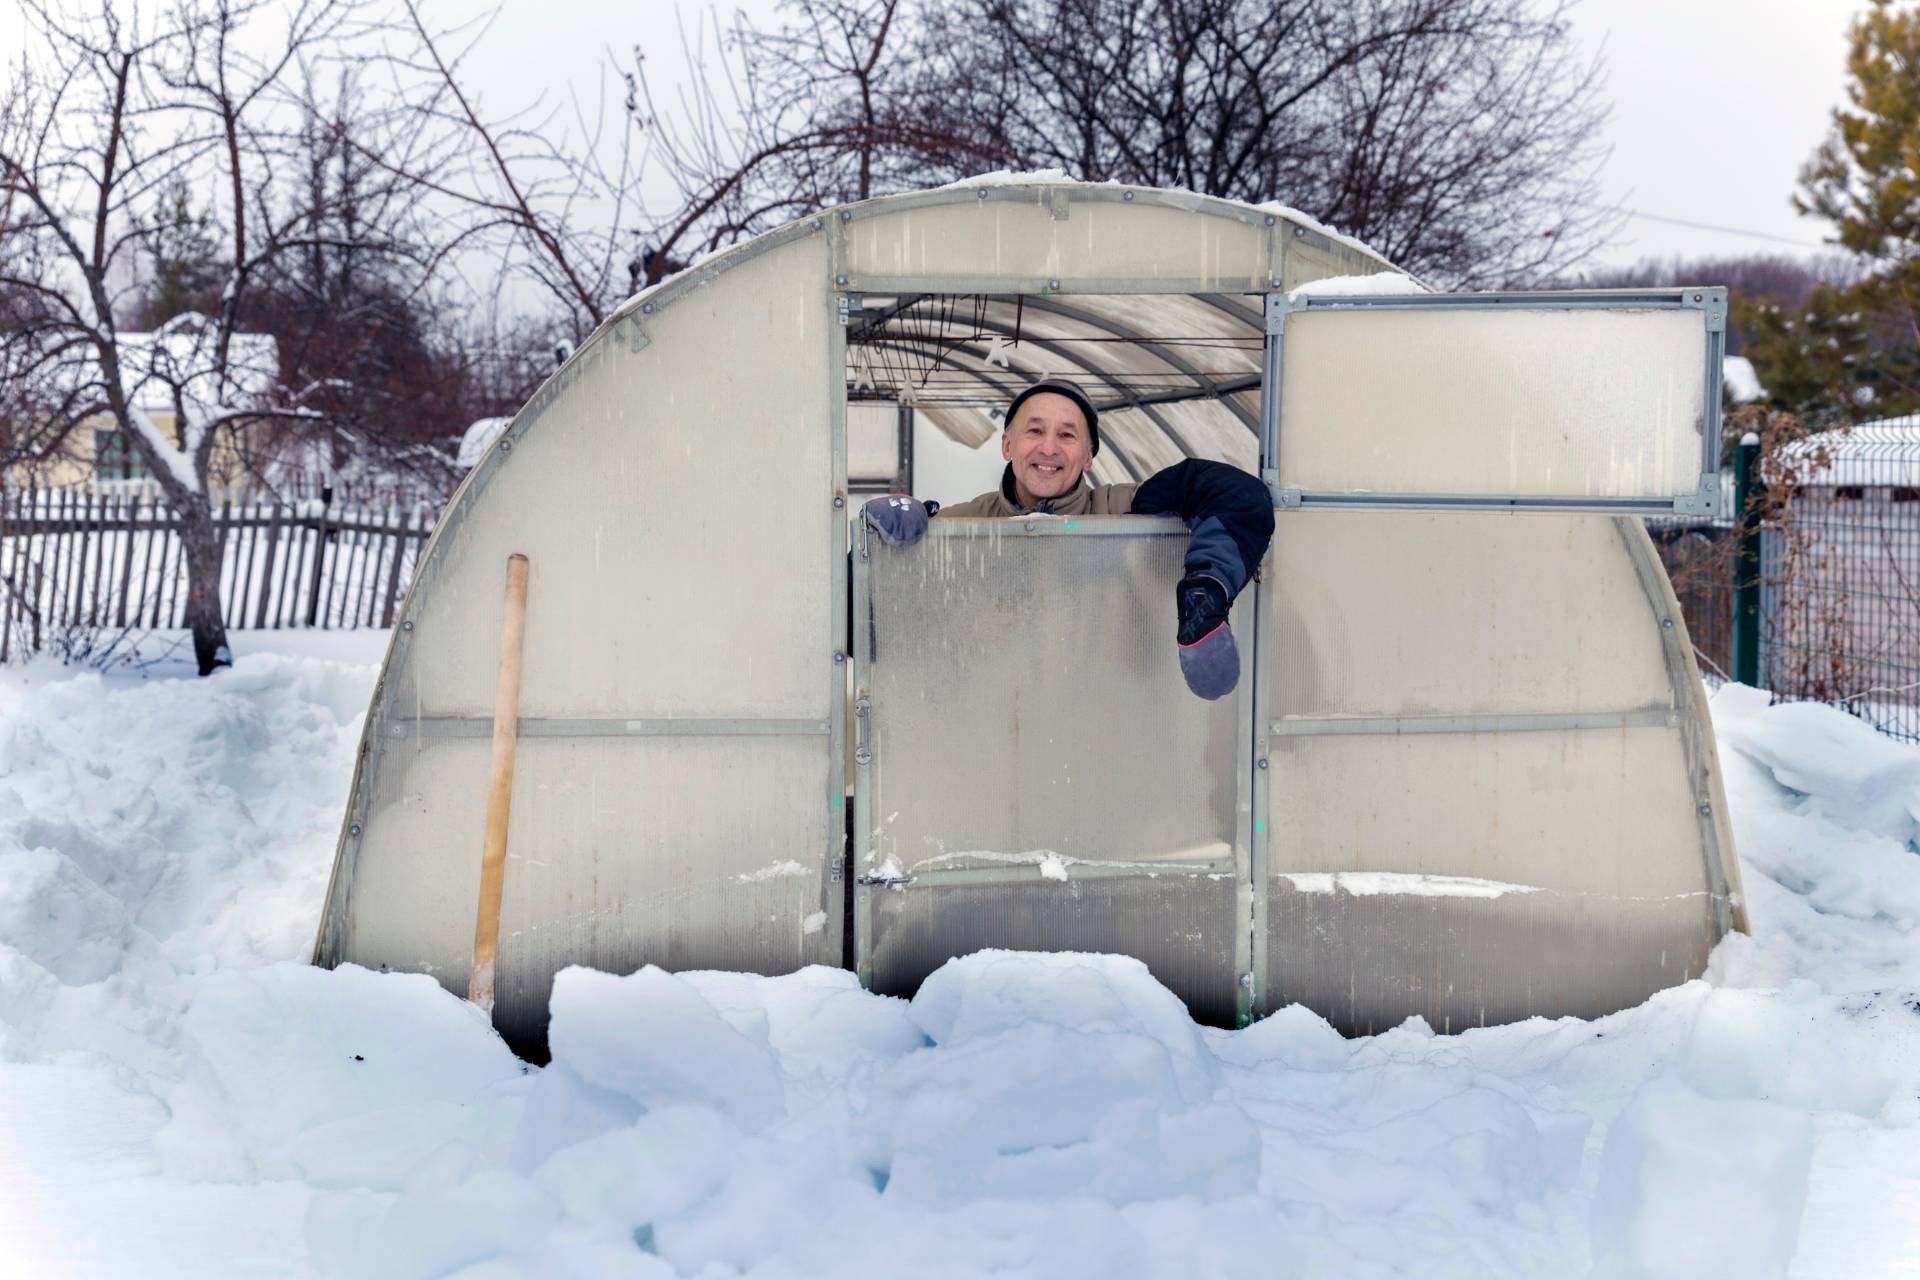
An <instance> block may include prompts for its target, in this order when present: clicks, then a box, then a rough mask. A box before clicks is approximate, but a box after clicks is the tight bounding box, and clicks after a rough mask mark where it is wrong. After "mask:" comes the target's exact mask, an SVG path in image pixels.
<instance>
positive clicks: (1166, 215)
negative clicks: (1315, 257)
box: [841, 185, 1269, 293]
mask: <svg viewBox="0 0 1920 1280" xmlns="http://www.w3.org/2000/svg"><path fill="white" fill-rule="evenodd" d="M1056 194H1057V197H1058V199H1059V201H1060V204H1059V206H1058V207H1059V210H1060V211H1061V212H1062V213H1064V215H1065V216H1064V217H1057V216H1055V203H1054V202H1055V198H1056ZM1194 205H1195V207H1194V208H1186V209H1183V208H1175V207H1169V206H1168V205H1167V204H1166V203H1164V202H1163V201H1162V200H1155V201H1153V202H1148V201H1144V200H1142V201H1135V202H1133V203H1122V202H1121V201H1119V200H1116V199H1111V198H1089V197H1087V196H1086V195H1085V194H1084V193H1082V192H1078V191H1076V190H1075V189H1074V188H1073V187H1072V186H1071V185H1067V186H1045V187H1025V188H1020V189H1018V190H1017V191H1015V190H1013V189H1007V190H1003V191H996V192H990V193H989V198H987V199H979V198H977V196H976V195H975V194H968V195H967V196H966V198H964V199H961V200H959V201H957V202H955V203H943V204H909V205H908V206H907V207H904V208H903V207H900V206H894V207H889V206H888V205H886V204H884V203H878V204H875V205H872V206H870V207H869V208H868V209H864V210H861V211H859V212H858V213H857V215H856V216H855V217H854V219H853V220H852V221H851V222H849V223H846V224H845V225H844V226H843V227H842V229H841V230H842V234H843V235H844V237H845V245H846V263H847V272H846V273H847V276H848V286H847V287H848V288H851V289H859V288H862V287H879V286H882V285H885V284H887V283H889V282H892V281H895V280H913V281H919V282H924V283H927V284H937V283H938V282H939V281H941V280H942V279H947V280H952V281H956V282H959V285H958V286H956V287H961V286H970V285H971V284H972V283H973V282H977V281H980V280H982V279H983V278H988V277H994V278H999V279H1003V280H1005V281H1006V282H1007V287H1008V288H1009V289H1014V288H1020V287H1022V286H1024V285H1026V284H1027V283H1029V282H1036V281H1037V282H1043V283H1044V282H1047V281H1059V282H1060V285H1061V287H1063V288H1066V289H1069V290H1070V289H1072V288H1073V287H1074V286H1075V285H1077V284H1084V285H1089V286H1092V287H1096V288H1097V286H1098V285H1099V284H1101V283H1102V282H1111V281H1116V280H1140V281H1142V282H1145V281H1150V280H1164V281H1178V282H1181V283H1192V284H1197V285H1201V286H1203V287H1207V288H1218V289H1222V290H1226V291H1231V292H1236V293H1251V292H1254V291H1256V290H1264V289H1265V288H1266V287H1267V278H1268V277H1267V264H1268V258H1269V251H1268V240H1269V229H1268V227H1267V226H1266V222H1265V219H1264V218H1263V217H1261V216H1260V215H1259V214H1257V213H1255V212H1254V211H1253V210H1251V209H1248V210H1246V211H1245V213H1244V214H1243V215H1241V216H1240V217H1238V218H1235V217H1233V216H1230V215H1228V214H1227V213H1226V212H1225V210H1226V208H1227V207H1226V206H1222V205H1218V204H1213V205H1204V206H1203V202H1201V201H1197V200H1196V201H1195V202H1194Z"/></svg>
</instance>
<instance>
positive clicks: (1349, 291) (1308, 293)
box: [1287, 250, 1433, 302]
mask: <svg viewBox="0 0 1920 1280" xmlns="http://www.w3.org/2000/svg"><path fill="white" fill-rule="evenodd" d="M1369 252H1371V250H1369ZM1432 292H1433V290H1431V289H1429V288H1427V286H1425V285H1423V284H1421V283H1420V282H1419V281H1418V280H1415V279H1414V278H1413V277H1412V276H1409V275H1403V274H1401V273H1400V272H1397V271H1382V272H1379V273H1378V274H1375V275H1367V276H1328V277H1327V278H1326V279H1324V280H1309V281H1308V282H1307V283H1306V284H1303V285H1301V286H1299V287H1298V288H1296V289H1294V290H1293V291H1291V292H1290V293H1288V294H1287V297H1289V298H1291V299H1293V300H1294V301H1296V302H1297V301H1299V300H1300V299H1302V298H1352V297H1358V296H1367V297H1388V296H1394V295H1400V294H1410V293H1432Z"/></svg>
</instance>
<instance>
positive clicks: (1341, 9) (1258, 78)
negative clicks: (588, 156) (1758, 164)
mask: <svg viewBox="0 0 1920 1280" xmlns="http://www.w3.org/2000/svg"><path fill="white" fill-rule="evenodd" d="M793 7H794V8H795V9H797V10H798V11H799V13H800V15H801V17H802V19H803V21H802V22H801V23H800V24H799V26H798V27H796V28H794V29H792V30H790V31H789V32H788V33H787V34H786V36H785V37H783V39H782V40H779V41H775V40H771V39H768V38H761V39H759V40H756V41H754V42H752V43H753V46H754V48H755V50H756V51H757V52H758V53H759V55H760V60H761V61H762V62H763V63H767V64H769V65H778V66H779V67H780V68H781V69H782V71H783V72H784V74H785V75H786V77H787V78H789V79H791V78H794V77H796V76H801V75H804V74H805V72H804V68H806V67H808V66H810V65H811V66H814V67H823V68H827V69H828V72H827V73H826V74H820V75H816V76H815V83H816V84H817V85H820V86H822V87H823V88H827V89H830V90H831V91H832V92H834V93H837V95H838V98H839V101H838V103H837V105H835V106H834V107H832V108H830V110H831V111H832V112H836V113H837V114H838V116H839V117H841V118H844V119H848V120H853V121H860V122H863V123H864V124H865V126H866V128H865V132H864V133H862V132H858V131H856V132H855V134H853V135H852V137H854V138H857V139H860V140H862V142H863V144H864V143H865V142H866V141H869V140H876V139H877V141H878V145H879V147H880V149H881V151H882V152H883V153H891V154H886V155H885V158H884V159H882V160H880V161H874V160H873V159H872V158H870V157H869V156H868V155H866V154H865V152H864V151H862V153H861V154H860V157H859V158H860V172H861V173H862V174H863V175H864V174H865V173H866V172H868V171H869V169H878V170H881V171H884V172H886V173H887V174H888V176H889V177H890V178H894V179H895V181H898V177H897V176H896V175H898V176H906V175H908V174H911V184H912V185H924V184H925V183H926V182H928V181H946V180H951V179H952V178H956V177H961V176H965V174H966V173H967V172H971V171H975V170H976V169H977V168H978V167H979V166H980V165H981V164H982V163H983V162H986V163H991V164H998V165H1004V166H1009V167H1017V168H1025V169H1042V168H1060V169H1064V170H1066V171H1067V172H1069V173H1071V174H1073V175H1075V176H1076V177H1079V178H1083V179H1087V180H1093V181H1100V180H1120V181H1126V182H1138V183H1143V184H1147V185H1154V186H1170V187H1185V188H1188V189H1191V190H1195V191H1201V192H1205V193H1207V194H1210V195H1218V196H1224V197H1228V198H1232V199H1238V200H1246V201H1249V202H1253V203H1261V202H1265V201H1270V200H1283V201H1285V202H1286V203H1288V204H1290V205H1292V206H1294V207H1297V208H1299V209H1301V210H1302V211H1303V212H1305V213H1307V214H1309V215H1311V216H1313V217H1315V218H1317V219H1320V220H1321V221H1324V222H1328V223H1331V224H1334V225H1336V226H1339V227H1340V228H1341V229H1342V230H1344V231H1347V232H1349V233H1351V234H1353V235H1356V236H1358V237H1360V238H1362V239H1364V240H1366V241H1367V242H1368V243H1370V244H1372V245H1374V246H1375V247H1376V248H1378V249H1380V250H1381V251H1382V252H1384V253H1385V254H1387V255H1388V256H1389V257H1391V258H1393V259H1394V260H1395V261H1396V262H1399V263H1400V264H1402V265H1403V266H1406V267H1408V268H1409V269H1411V270H1414V271H1417V272H1420V273H1422V274H1424V275H1427V276H1430V277H1432V278H1434V279H1436V280H1440V281H1442V282H1445V283H1448V284H1453V285H1484V284H1488V283H1493V282H1499V281H1505V280H1510V279H1516V278H1526V277H1530V276H1537V275H1539V274H1542V273H1545V272H1548V271H1550V270H1564V269H1565V267H1566V266H1567V265H1568V264H1570V263H1572V262H1576V261H1578V260H1579V259H1580V258H1582V257H1583V256H1584V255H1585V254H1586V253H1588V252H1590V251H1591V249H1592V248H1593V247H1594V246H1595V245H1596V243H1598V241H1599V240H1600V239H1601V238H1602V237H1603V235H1604V233H1605V232H1606V231H1607V230H1609V229H1610V227H1611V225H1612V220H1611V216H1610V215H1609V214H1608V213H1607V212H1606V211H1605V210H1604V209H1601V208H1599V207H1598V200H1597V189H1596V183H1595V177H1594V171H1595V167H1596V165H1597V162H1598V160H1599V159H1600V156H1599V152H1598V143H1597V138H1598V129H1599V125H1600V123H1601V122H1602V120H1603V118H1604V109H1603V107H1602V105H1601V103H1600V100H1599V75H1600V69H1599V65H1598V63H1597V62H1587V61H1583V60H1582V59H1581V57H1580V56H1579V54H1578V51H1577V49H1576V48H1575V46H1574V45H1573V43H1572V39H1571V35H1570V32H1569V28H1568V24H1567V20H1566V12H1567V9H1568V8H1569V3H1568V0H1160V2H1159V3H1155V4H1146V5H1142V4H1136V3H1132V2H1131V0H956V2H954V3H947V4H937V5H935V4H923V5H919V6H916V7H915V9H914V10H913V11H912V12H910V13H909V12H898V13H893V14H891V17H892V25H893V27H894V29H895V31H896V33H897V34H896V35H895V38H894V41H893V43H892V45H890V47H889V49H888V58H889V60H891V61H892V63H893V66H892V68H891V69H887V68H882V70H883V71H889V70H890V74H886V75H884V76H883V77H882V78H880V79H879V80H878V81H877V82H876V81H874V80H873V78H872V77H868V78H866V79H862V78H861V77H858V76H854V75H850V74H848V73H847V71H846V70H845V69H844V68H845V67H846V63H845V61H844V53H839V54H838V56H840V57H841V58H842V59H843V60H842V61H841V62H840V63H838V64H836V63H835V62H834V61H833V59H834V57H835V56H836V53H837V51H836V50H835V48H834V46H835V45H836V44H837V43H839V42H840V29H841V26H842V25H844V24H842V23H837V22H833V21H827V20H826V19H831V18H834V17H836V16H843V15H845V14H847V13H848V12H849V11H860V10H863V9H866V8H869V7H870V6H867V5H862V4H859V3H857V2H856V0H793ZM892 7H893V6H888V8H889V9H891V8H892ZM867 25H868V26H869V27H871V26H873V25H874V24H873V22H872V20H871V17H869V18H868V22H867ZM796 41H801V42H805V43H808V44H810V45H811V46H812V49H811V52H810V53H804V54H803V53H800V52H797V51H796V50H795V49H794V42H796ZM829 82H830V83H829ZM868 96H871V97H872V98H874V99H875V100H874V101H873V102H871V103H870V102H869V101H868ZM908 122H912V123H911V125H909V124H908ZM934 139H945V140H948V141H947V142H946V145H944V146H939V145H935V146H928V145H927V143H928V142H929V141H931V140H934ZM903 151H904V152H907V153H908V154H907V155H906V156H902V155H901V152H903ZM915 158H917V159H918V160H919V161H920V163H919V164H917V165H916V164H914V163H913V160H914V159H915ZM889 160H890V161H891V164H889V163H887V161H889ZM889 185H892V184H891V183H890V184H889ZM903 185H904V184H903ZM851 186H852V184H851V183H847V182H843V183H842V190H841V192H840V193H839V194H842V195H843V196H852V195H854V194H855V192H854V191H853V190H849V188H850V187H851ZM863 186H864V184H863Z"/></svg>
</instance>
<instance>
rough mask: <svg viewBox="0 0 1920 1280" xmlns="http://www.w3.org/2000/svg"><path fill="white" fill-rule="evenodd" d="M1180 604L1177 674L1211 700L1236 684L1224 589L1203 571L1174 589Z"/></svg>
mask: <svg viewBox="0 0 1920 1280" xmlns="http://www.w3.org/2000/svg"><path fill="white" fill-rule="evenodd" d="M1174 597H1175V599H1176V600H1177V601H1178V602H1179V606H1180V636H1179V639H1180V674H1181V675H1183V676H1185V677H1186V678H1187V688H1189V689H1191V690H1193V691H1194V693H1195V694H1197V695H1199V696H1200V697H1202V698H1205V699H1206V700H1207V701H1209V702H1211V701H1213V700H1214V699H1215V698H1224V697H1226V696H1227V695H1228V694H1229V693H1232V692H1233V687H1234V686H1235V685H1236V684H1238V683H1240V649H1239V646H1237V645H1236V644H1234V642H1233V628H1232V627H1230V626H1228V625H1227V608H1228V606H1229V605H1230V604H1231V603H1232V602H1231V601H1230V600H1228V599H1227V589H1226V588H1225V587H1223V586H1221V585H1220V584H1219V583H1218V582H1217V581H1215V580H1214V579H1212V578H1210V577H1207V576H1205V575H1203V574H1193V575H1191V576H1189V577H1185V578H1182V579H1181V580H1180V585H1179V586H1178V587H1176V588H1175V589H1174Z"/></svg>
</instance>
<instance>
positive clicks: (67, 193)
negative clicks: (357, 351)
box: [0, 0, 377, 674]
mask: <svg viewBox="0 0 1920 1280" xmlns="http://www.w3.org/2000/svg"><path fill="white" fill-rule="evenodd" d="M27 9H28V13H29V15H30V17H31V18H32V20H33V21H34V24H35V26H36V28H37V31H38V38H39V47H38V48H37V49H35V50H34V51H33V54H32V56H31V57H30V58H28V57H23V59H22V64H21V68H20V70H19V72H18V73H17V74H16V75H15V76H14V78H13V80H12V83H11V85H10V86H9V88H8V89H7V91H6V94H5V97H4V100H3V101H0V289H4V290H6V291H7V293H8V296H9V297H12V298H15V299H16V300H20V305H17V306H16V307H15V308H14V309H13V314H11V315H10V316H9V317H8V319H9V321H10V322H9V323H8V324H7V325H6V327H5V328H4V329H0V371H4V373H5V375H6V377H5V385H4V396H5V402H4V403H3V404H0V420H4V421H5V422H7V424H8V427H9V438H8V449H7V457H6V458H5V459H4V461H5V462H6V463H8V464H14V465H18V464H21V463H27V464H32V463H35V462H44V461H47V460H49V459H53V458H57V457H60V456H63V455H65V454H70V453H71V452H72V451H73V450H74V448H75V442H76V441H77V440H79V439H80V438H82V437H83V435H84V431H83V428H87V427H93V426H96V425H97V426H99V427H104V428H108V429H111V430H112V431H114V432H115V433H116V438H117V439H118V440H119V441H120V442H121V443H122V445H123V447H124V448H126V449H127V450H128V451H130V453H131V454H132V455H133V456H135V457H137V458H138V459H139V460H140V461H141V462H142V463H143V464H144V465H145V468H146V469H147V470H148V471H149V472H150V473H151V475H152V476H153V478H154V480H155V481H156V482H157V483H158V484H159V486H160V489H161V492H162V493H163V494H164V497H165V500H166V502H167V504H168V505H169V506H170V507H171V508H172V510H173V511H174V513H175V515H176V517H177V519H178V522H179V529H180V534H181V538H182V543H183V551H184V559H185V563H186V574H187V601H186V609H185V613H186V621H187V625H188V627H189V628H190V630H191V632H192V636H193V648H194V656H195V659H196V661H197V663H198V665H199V669H200V671H201V673H202V674H205V673H207V672H210V671H212V670H213V669H214V668H215V667H217V666H219V665H222V664H223V663H225V662H226V661H228V650H227V639H226V629H225V625H224V623H223V621H222V615H223V609H222V605H221V599H220V571H221V562H222V559H223V555H224V547H223V545H222V542H221V539H220V537H219V535H218V532H217V529H216V527H215V524H214V509H213V501H214V500H213V497H212V495H211V493H210V484H209V480H210V473H211V469H212V466H213V463H214V460H215V455H216V446H217V444H218V442H219V441H220V440H221V439H222V438H223V436H231V435H232V434H233V433H235V432H244V431H248V430H253V429H257V428H258V427H259V426H260V425H261V424H264V423H268V422H275V421H278V422H302V423H310V424H318V423H324V422H326V421H327V420H328V415H327V413H326V412H325V411H324V409H323V408H321V407H317V406H316V404H315V403H314V399H313V398H314V393H315V392H316V391H317V390H319V389H320V388H316V387H311V386H309V387H293V386H288V385H286V384H285V383H284V382H283V381H282V379H281V377H280V367H279V359H278V352H277V349H276V347H275V344H274V343H273V342H271V341H270V340H269V341H263V340H261V339H260V338H259V337H258V336H256V335H250V334H249V333H248V332H247V331H246V329H245V327H244V319H245V316H246V314H247V311H248V308H249V304H250V302H251V301H252V299H253V297H254V295H255V293H256V291H257V290H258V289H259V288H260V287H261V282H262V281H263V280H264V279H265V278H266V277H267V276H268V275H269V274H270V273H271V272H272V271H273V270H274V269H275V268H276V267H277V265H278V264H280V263H281V262H282V261H283V260H284V259H285V258H287V257H288V256H289V255H292V254H295V253H299V252H303V251H310V250H312V249H313V248H314V247H315V246H316V245H322V244H331V243H334V242H335V240H336V239H337V235H338V231H337V229H335V228H324V227H316V226H315V225H314V224H313V221H312V209H311V206H302V205H301V204H300V203H299V202H297V201H289V200H287V199H285V198H283V193H284V187H285V184H286V183H287V181H288V180H290V179H291V178H292V177H293V176H294V175H293V174H292V173H290V172H288V170H289V168H290V164H289V155H290V149H289V147H288V145H287V142H288V138H289V136H290V134H291V132H293V131H294V130H296V129H297V125H298V121H299V118H300V112H299V104H298V103H297V102H296V101H295V100H294V99H295V97H296V96H297V95H295V94H294V92H293V86H294V84H295V77H294V76H293V75H292V71H293V69H294V68H295V67H296V66H297V64H298V62H299V60H300V59H301V58H303V57H305V56H307V55H309V54H312V53H320V52H324V51H327V50H330V49H332V48H334V47H336V46H337V45H338V43H339V42H340V41H343V40H345V39H348V38H350V37H351V36H352V35H353V34H354V31H355V23H356V22H357V21H358V14H357V11H356V8H355V5H354V3H353V0H296V2H295V3H294V4H292V5H291V6H275V7H271V8H269V7H268V6H266V5H265V4H264V3H261V2H260V0H185V2H183V3H182V4H180V5H178V6H174V7H171V8H169V9H167V10H166V11H165V14H164V16H163V17H162V18H160V19H157V20H149V19H146V18H142V17H141V16H139V15H138V14H137V13H136V14H129V15H125V16H123V15H121V14H120V13H119V12H118V11H117V10H116V9H115V7H114V6H104V7H102V8H100V9H98V10H86V11H82V10H73V11H69V10H66V9H60V8H56V7H54V6H53V5H51V4H45V3H39V2H38V0H28V3H27ZM254 23H264V24H269V25H271V26H272V27H273V28H274V31H273V33H272V40H271V43H272V47H273V48H274V50H275V53H274V54H273V56H272V57H270V58H268V59H265V60H262V59H260V58H257V57H255V56H253V55H251V54H249V53H248V52H246V51H245V47H246V44H247V42H246V41H244V40H243V38H242V33H243V30H245V29H246V28H247V27H248V26H249V25H250V24H254ZM183 180H184V181H188V182H191V183H193V184H195V185H196V186H197V187H198V188H200V189H205V188H207V187H209V186H210V187H211V188H212V190H213V191H215V192H216V201H217V208H218V216H219V219H220V221H221V223H222V224H223V226H224V230H225V241H226V243H225V253H224V255H223V256H224V262H223V264H222V266H223V272H222V281H221V287H220V290H219V293H218V296H217V298H216V299H215V300H214V302H213V305H212V308H211V310H210V311H208V312H205V313H202V312H196V311H185V312H182V313H180V314H177V315H175V316H173V317H172V318H170V319H168V320H167V321H166V322H165V323H164V324H162V325H160V326H159V327H158V328H157V329H156V330H154V331H153V332H152V333H150V334H144V335H137V336H136V335H131V334H129V333H127V332H125V331H123V328H122V325H121V321H120V316H121V314H122V313H123V311H124V310H125V304H126V303H127V302H128V301H129V299H128V296H127V294H128V292H129V286H128V285H125V284H120V283H118V282H123V281H128V282H130V281H132V280H134V279H135V278H136V276H137V271H136V270H135V269H134V264H136V263H137V262H138V260H139V259H140V258H141V256H142V255H143V254H147V255H151V254H152V253H153V251H154V249H155V238H156V236H157V235H158V234H159V226H160V220H158V219H156V216H155V214H156V211H157V209H158V208H159V207H160V202H161V201H162V198H163V196H164V195H165V194H166V193H167V192H168V191H169V190H170V189H175V188H177V185H178V184H179V183H180V182H182V181H183ZM350 234H352V235H355V236H358V235H360V234H361V231H359V230H356V231H353V232H351V233H350ZM368 238H369V239H377V237H373V236H371V234H369V237H368ZM168 418H170V419H171V429H169V428H168V426H167V425H166V423H165V421H164V420H165V419H168Z"/></svg>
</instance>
